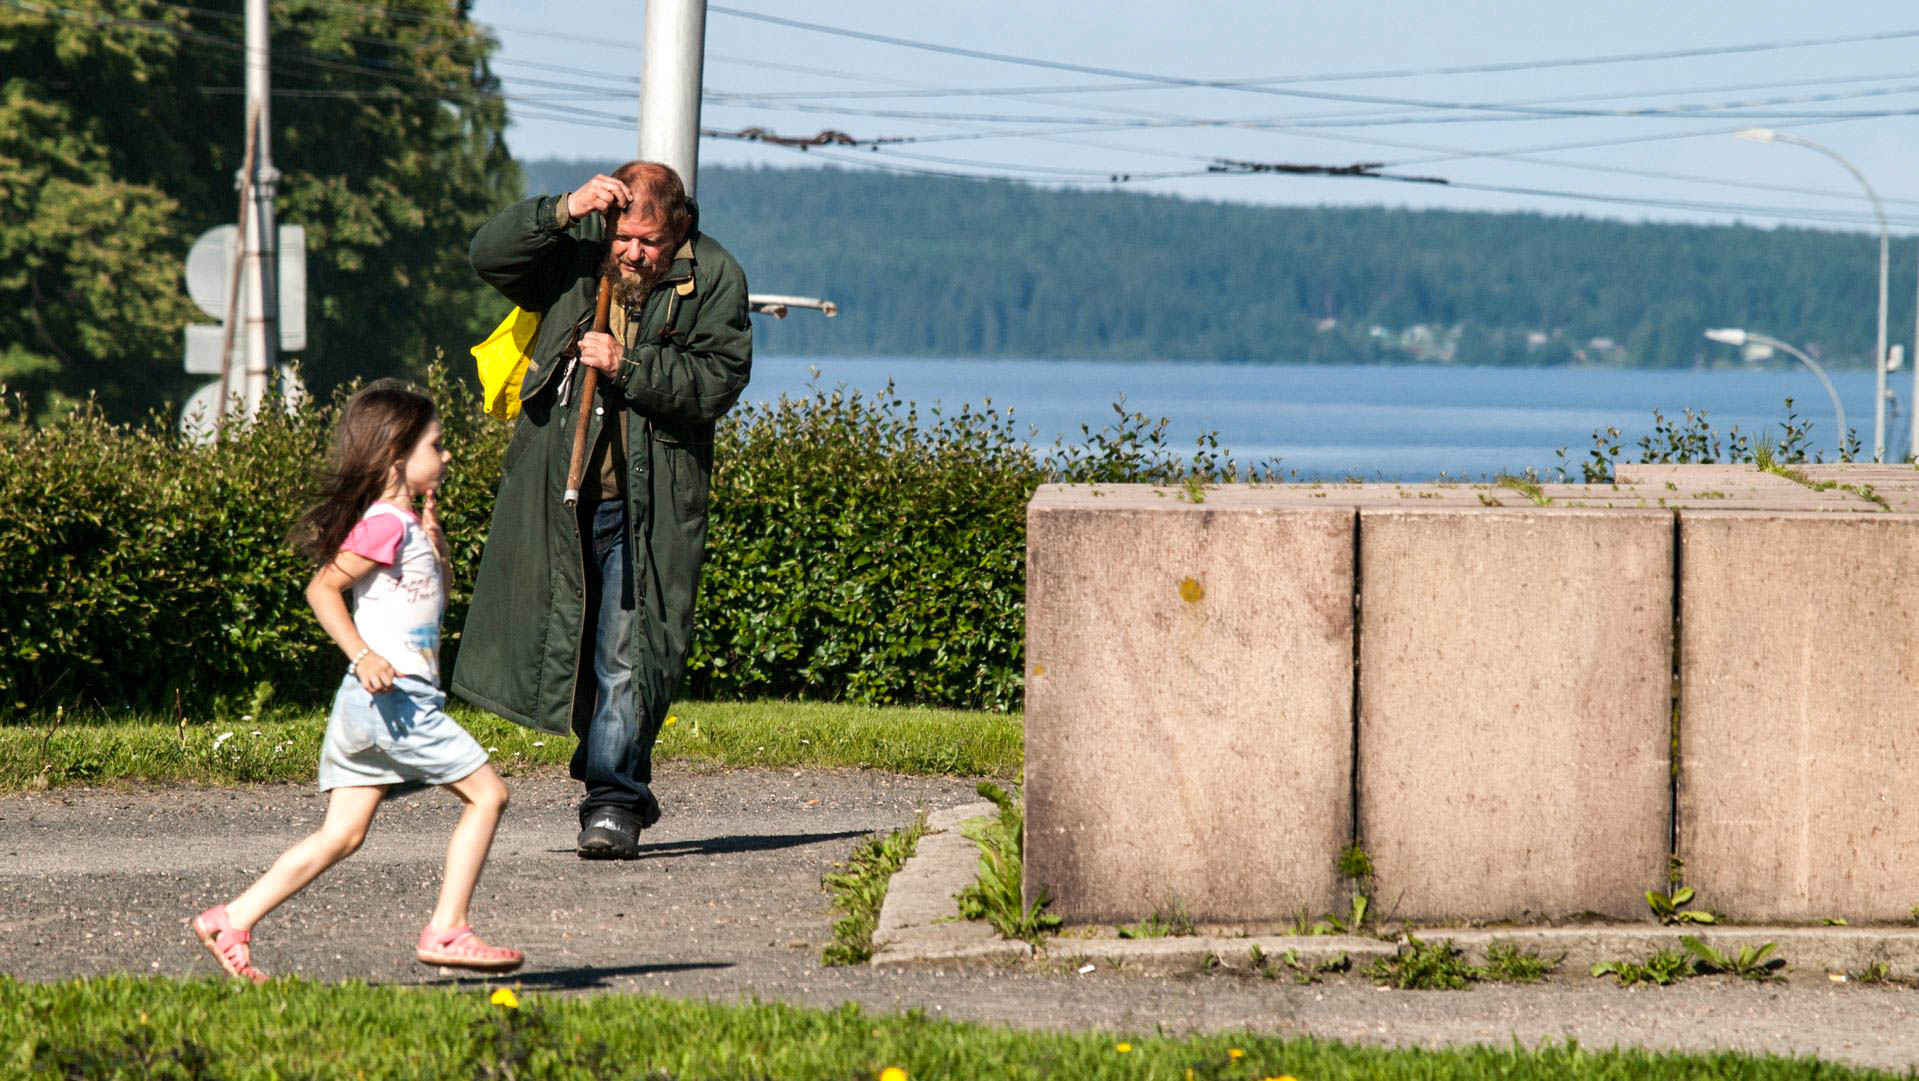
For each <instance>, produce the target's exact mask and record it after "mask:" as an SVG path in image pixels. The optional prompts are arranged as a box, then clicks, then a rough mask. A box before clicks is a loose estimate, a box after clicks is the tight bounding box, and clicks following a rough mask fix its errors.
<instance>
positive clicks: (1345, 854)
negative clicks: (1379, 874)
mask: <svg viewBox="0 0 1919 1081" xmlns="http://www.w3.org/2000/svg"><path fill="white" fill-rule="evenodd" d="M1335 869H1336V870H1338V872H1339V877H1341V878H1351V879H1357V880H1361V881H1370V880H1371V879H1372V877H1373V858H1372V856H1370V855H1368V854H1367V852H1366V846H1365V845H1362V844H1360V843H1359V842H1358V841H1354V842H1353V843H1352V844H1349V845H1347V846H1346V847H1345V848H1342V849H1340V851H1339V862H1338V863H1337V864H1336V865H1335Z"/></svg>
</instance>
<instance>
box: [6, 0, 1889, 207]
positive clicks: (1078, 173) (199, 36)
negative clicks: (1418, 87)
mask: <svg viewBox="0 0 1919 1081" xmlns="http://www.w3.org/2000/svg"><path fill="white" fill-rule="evenodd" d="M4 2H6V3H8V4H9V6H13V7H15V8H18V9H22V10H29V11H36V10H37V11H39V12H42V13H49V12H51V13H59V14H63V15H66V16H68V17H70V18H81V19H88V20H90V21H92V22H94V23H95V24H96V25H108V24H113V25H130V26H135V27H138V28H141V29H146V30H153V31H158V32H162V33H168V34H175V35H177V36H180V37H182V38H183V39H187V40H195V41H198V42H201V43H205V44H212V45H215V46H221V47H227V48H230V49H234V50H240V49H242V48H243V47H242V46H240V45H239V44H238V43H237V42H233V41H231V40H230V39H224V38H222V37H220V36H219V35H211V34H206V33H204V32H200V31H195V30H191V29H187V28H183V27H179V26H173V25H168V24H164V23H159V22H157V21H155V20H144V19H135V18H130V17H125V16H97V15H93V14H92V13H87V12H78V11H73V10H72V9H64V8H58V7H52V6H43V5H36V4H31V3H28V2H26V0H4ZM172 6H174V7H178V8H182V9H189V10H190V11H192V12H194V13H211V14H216V15H224V14H225V13H217V12H207V9H192V8H191V5H172ZM331 6H339V7H351V8H356V9H360V10H378V11H382V12H385V13H387V14H391V15H394V16H395V17H410V16H413V15H416V14H418V13H408V12H397V11H394V10H393V9H388V8H377V7H375V6H373V5H365V4H352V3H346V2H344V0H335V2H333V3H331ZM752 14H755V15H756V14H757V13H752ZM769 19H770V20H771V21H786V22H794V21H793V20H779V19H777V17H769ZM419 21H429V17H428V16H424V15H421V16H420V17H419ZM806 28H809V29H817V27H816V26H812V25H809V26H807V27H806ZM1915 33H1919V32H1915ZM1897 36H1907V35H1906V34H1905V32H1896V33H1895V32H1888V33H1887V34H1882V35H1864V36H1860V35H1853V36H1849V37H1847V38H1845V39H1843V40H1869V39H1882V38H1887V37H1897ZM1835 40H1841V39H1818V42H1817V43H1829V42H1831V41H1835ZM1813 43H1816V42H1815V41H1813V40H1811V39H1808V40H1806V41H1802V42H1797V43H1786V44H1781V43H1773V44H1772V45H1770V46H1764V47H1795V46H1797V45H1802V44H1813ZM1760 47H1761V46H1746V47H1726V48H1725V49H1722V50H1718V51H1741V50H1743V49H1748V48H1751V49H1756V48H1760ZM275 53H276V55H282V54H283V51H282V50H278V49H276V50H275ZM303 53H304V55H301V54H303ZM995 58H999V57H995ZM286 59H289V60H292V61H294V62H296V63H305V64H308V65H311V66H317V67H321V68H324V69H329V70H341V71H346V72H348V73H353V74H367V75H376V76H380V77H384V78H391V79H399V80H402V81H409V82H413V83H415V84H416V85H426V86H428V87H429V88H430V89H434V90H436V91H438V92H439V93H441V94H442V95H447V94H448V91H447V88H444V87H434V86H432V84H428V83H425V82H424V81H423V80H419V79H417V78H414V77H411V76H409V75H408V74H407V73H404V72H399V71H394V70H390V69H388V68H386V67H383V66H380V65H375V64H366V63H356V62H354V61H350V60H345V61H343V60H341V59H339V58H337V57H334V56H329V55H326V54H312V53H305V51H303V50H296V51H294V55H291V56H287V57H286ZM1011 59H1013V60H1015V61H1017V60H1018V59H1019V58H1011ZM1588 59H1589V60H1591V62H1595V63H1596V62H1601V61H1600V60H1598V59H1593V58H1588ZM1570 62H1571V61H1566V62H1562V63H1570ZM1606 62H1611V61H1610V60H1609V61H1606ZM1043 63H1046V64H1051V63H1052V62H1043ZM1541 66H1550V65H1549V64H1548V65H1541ZM1071 67H1074V68H1076V69H1077V68H1085V67H1089V66H1085V65H1073V66H1071ZM1096 70H1097V69H1096ZM1449 70H1459V69H1449ZM1350 77H1371V76H1370V75H1369V74H1367V73H1358V74H1354V75H1351V76H1350ZM523 81H524V80H523ZM1834 81H1845V80H1834ZM1179 82H1180V83H1182V84H1201V85H1203V84H1204V83H1206V82H1207V81H1203V80H1179ZM1213 82H1222V83H1223V82H1225V81H1218V80H1215V81H1213ZM550 88H553V89H563V90H567V91H570V92H574V93H597V92H599V88H583V87H581V86H580V85H579V84H573V85H570V86H568V85H565V84H555V85H553V86H552V87H550ZM459 89H460V90H463V91H468V92H470V90H471V89H472V88H471V87H461V88H459ZM1882 89H1883V88H1882ZM279 92H281V93H285V94H288V95H289V96H294V95H299V96H316V97H317V96H338V97H351V96H355V94H354V92H351V91H340V90H303V89H298V88H286V89H284V90H282V91H279ZM1886 92H1890V91H1886ZM448 96H452V95H448ZM1622 96H1624V95H1622ZM1406 100H1414V99H1406ZM545 104H548V105H552V104H553V103H551V102H547V103H545ZM1439 107H1443V106H1439ZM560 108H561V109H562V110H563V111H560V112H546V113H543V114H541V116H540V118H543V119H553V120H556V121H565V122H573V123H591V124H595V125H601V126H604V125H619V126H622V127H626V126H629V125H630V124H631V123H632V119H631V118H630V117H628V116H626V115H624V114H615V113H606V112H603V111H599V110H590V109H580V108H579V107H577V106H561V107H560ZM1856 115H1910V113H1909V112H1907V111H1898V112H1893V111H1882V112H1876V113H1870V114H1865V113H1862V114H1856ZM1852 118H1854V115H1853V114H1848V115H1824V116H1817V117H1810V118H1807V119H1808V120H1809V121H1811V122H1820V121H1823V122H1833V121H1836V120H1840V119H1852ZM1160 126H1170V125H1167V124H1162V125H1160ZM1109 127H1110V125H1109ZM1296 133H1297V134H1302V135H1311V136H1312V137H1320V138H1338V137H1336V136H1331V135H1330V134H1326V133H1308V132H1303V131H1302V132H1296ZM706 134H707V135H708V136H709V137H716V138H727V137H737V133H726V132H712V131H709V132H707V133H706ZM1701 134H1708V133H1706V132H1685V133H1669V137H1677V138H1690V137H1696V136H1698V135H1701ZM1647 138H1648V137H1636V138H1621V139H1606V140H1594V141H1588V142H1585V143H1576V144H1556V145H1555V146H1554V147H1551V148H1544V149H1567V148H1572V147H1579V146H1587V147H1589V146H1596V145H1622V144H1624V143H1628V142H1637V141H1646V139H1647ZM1652 138H1657V137H1656V136H1655V137H1652ZM1339 141H1353V142H1362V143H1371V144H1373V145H1389V146H1391V145H1395V144H1394V143H1392V142H1388V141H1383V140H1364V139H1358V138H1347V139H1341V140H1339ZM1397 145H1398V146H1399V147H1400V148H1406V149H1424V150H1427V151H1429V152H1433V153H1438V154H1442V155H1444V156H1443V157H1438V158H1432V159H1424V160H1426V161H1433V162H1436V161H1442V160H1461V159H1469V158H1481V157H1495V158H1506V159H1510V160H1524V159H1523V158H1522V155H1524V154H1526V153H1530V152H1532V151H1529V150H1527V149H1525V148H1520V149H1509V150H1495V151H1460V150H1457V149H1455V148H1441V147H1429V146H1421V145H1418V144H1397ZM1130 149H1132V150H1134V151H1135V152H1137V150H1138V148H1130ZM815 152H816V153H819V152H821V151H820V150H818V149H816V150H815ZM887 153H888V154H889V155H890V156H895V157H898V156H901V155H902V153H903V152H901V151H898V150H897V149H892V148H889V149H888V151H887ZM826 156H830V157H834V158H845V157H847V155H843V154H828V155H826ZM1167 156H1180V155H1167ZM852 157H853V158H856V159H858V160H861V161H862V163H863V164H869V165H873V164H878V163H875V162H873V161H871V160H870V155H853V156H852ZM921 157H923V158H925V159H926V160H929V161H932V162H934V163H937V164H950V165H954V166H956V167H959V168H966V169H976V170H984V171H989V172H991V171H998V172H997V173H996V174H995V175H1004V176H1009V177H1011V176H1015V175H1016V176H1017V177H1018V178H1022V179H1031V178H1034V177H1054V178H1058V177H1068V176H1071V177H1079V178H1088V177H1108V178H1111V179H1122V178H1123V179H1126V180H1134V179H1142V180H1144V179H1157V178H1167V177H1174V176H1192V175H1198V174H1197V173H1196V172H1180V173H1174V172H1163V173H1143V172H1133V173H1126V172H1124V171H1119V175H1118V176H1115V175H1114V172H1115V171H1113V170H1105V169H1101V170H1092V169H1059V168H1055V167H1050V166H1032V165H1023V164H1015V163H1005V162H990V161H975V160H966V159H951V158H935V157H932V156H924V155H922V156H921ZM1184 157H1188V158H1190V159H1192V160H1198V159H1199V158H1200V157H1201V156H1199V155H1189V156H1184ZM1418 163H1420V159H1414V160H1411V161H1405V162H1397V163H1391V164H1392V165H1394V166H1407V165H1412V164H1418ZM1530 163H1531V164H1540V165H1549V166H1553V167H1571V168H1586V169H1601V170H1605V169H1607V167H1602V166H1594V165H1592V164H1590V163H1571V162H1551V161H1536V162H1530ZM896 171H912V170H911V169H910V167H904V166H902V167H900V168H899V169H897V170H896ZM919 171H922V172H932V171H931V170H919ZM1610 171H1621V172H1629V173H1635V174H1644V175H1653V176H1659V177H1660V178H1662V179H1681V180H1698V181H1700V182H1706V181H1707V180H1709V179H1710V178H1693V177H1687V176H1684V175H1681V174H1658V173H1655V172H1653V171H1648V170H1638V171H1633V170H1624V169H1620V168H1617V167H1613V168H1612V169H1611V170H1610ZM942 175H953V174H942ZM961 175H979V174H977V173H973V174H961ZM1371 178H1374V179H1384V180H1389V181H1406V180H1413V179H1417V178H1410V177H1403V176H1398V177H1396V176H1390V175H1383V174H1381V175H1375V176H1372V177H1371ZM1453 186H1455V187H1457V188H1459V189H1460V190H1479V191H1490V192H1502V193H1509V194H1523V195H1535V196H1545V197H1555V198H1569V199H1590V200H1592V201H1598V202H1611V203H1619V204H1626V205H1636V206H1663V207H1667V208H1674V209H1688V210H1703V211H1708V212H1715V213H1734V214H1739V213H1748V214H1759V215H1764V216H1767V217H1773V218H1778V219H1780V220H1821V221H1849V222H1855V223H1856V222H1858V221H1860V220H1861V218H1860V216H1859V215H1857V214H1854V213H1850V212H1843V211H1833V212H1827V211H1818V210H1812V209H1807V208H1781V207H1765V206H1751V205H1748V204H1729V203H1715V202H1701V201H1685V200H1658V199H1649V198H1642V197H1629V196H1619V195H1603V194H1600V193H1580V192H1566V191H1558V190H1554V189H1545V188H1523V187H1516V186H1504V185H1488V184H1477V183H1463V182H1455V184H1454V185H1453ZM1755 186H1757V185H1755ZM1768 187H1772V188H1774V189H1775V190H1792V189H1784V188H1783V186H1768ZM1800 193H1806V194H1832V195H1838V193H1816V192H1813V191H1810V190H1801V191H1800ZM1890 201H1893V202H1898V203H1910V202H1913V201H1912V200H1890ZM1901 220H1902V224H1903V223H1904V219H1901Z"/></svg>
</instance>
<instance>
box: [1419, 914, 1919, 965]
mask: <svg viewBox="0 0 1919 1081" xmlns="http://www.w3.org/2000/svg"><path fill="white" fill-rule="evenodd" d="M1687 936H1691V937H1693V938H1697V939H1698V940H1699V941H1701V942H1703V943H1705V944H1706V945H1708V946H1711V947H1712V948H1713V949H1715V950H1718V951H1719V952H1720V953H1732V954H1737V953H1738V952H1739V950H1740V949H1741V948H1742V947H1751V948H1753V949H1755V950H1756V949H1758V948H1759V947H1761V946H1763V945H1765V944H1766V943H1768V942H1770V943H1772V944H1773V953H1772V954H1771V955H1770V956H1773V957H1778V958H1780V959H1782V960H1784V961H1785V962H1786V965H1787V967H1788V968H1790V969H1793V970H1797V971H1806V970H1811V971H1814V972H1819V971H1825V972H1841V973H1843V972H1860V971H1864V970H1865V969H1866V967H1867V966H1869V965H1872V964H1874V963H1880V964H1885V965H1887V966H1889V967H1891V968H1893V969H1895V970H1897V971H1900V972H1910V971H1912V970H1913V969H1914V968H1915V967H1919V933H1915V932H1913V931H1911V930H1901V929H1895V928H1885V927H1721V926H1698V925H1695V926H1689V927H1645V928H1632V927H1607V926H1594V927H1508V928H1495V929H1489V930H1469V931H1444V930H1439V929H1436V928H1435V929H1431V930H1427V931H1422V932H1419V937H1420V938H1421V939H1422V940H1424V941H1428V942H1439V941H1443V940H1446V939H1451V940H1452V942H1453V944H1454V945H1455V946H1458V947H1459V948H1460V949H1462V950H1464V951H1465V954H1466V957H1467V959H1468V960H1470V961H1472V962H1474V963H1476V964H1483V963H1484V962H1485V960H1486V950H1487V948H1488V947H1490V946H1491V945H1492V944H1493V943H1496V942H1506V943H1511V944H1512V945H1513V946H1515V947H1517V948H1519V949H1521V950H1530V951H1532V952H1534V953H1537V954H1539V955H1540V956H1542V957H1546V958H1553V957H1561V956H1563V957H1564V961H1563V962H1562V963H1561V964H1560V967H1559V970H1558V971H1559V972H1560V973H1561V974H1564V975H1580V976H1583V975H1585V974H1586V973H1588V972H1590V971H1592V966H1593V965H1595V964H1598V963H1599V962H1601V961H1644V960H1645V959H1646V958H1648V957H1650V956H1652V955H1653V954H1655V953H1657V952H1659V951H1661V950H1680V949H1684V948H1685V946H1684V944H1683V943H1682V942H1681V941H1680V939H1682V938H1685V937H1687Z"/></svg>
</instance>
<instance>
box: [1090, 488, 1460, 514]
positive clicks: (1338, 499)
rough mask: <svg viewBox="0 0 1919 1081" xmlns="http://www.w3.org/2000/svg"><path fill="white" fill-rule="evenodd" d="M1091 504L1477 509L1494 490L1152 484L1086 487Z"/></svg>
mask: <svg viewBox="0 0 1919 1081" xmlns="http://www.w3.org/2000/svg"><path fill="white" fill-rule="evenodd" d="M1084 490H1085V492H1086V494H1087V497H1088V498H1089V499H1097V500H1100V501H1102V505H1117V506H1126V507H1167V506H1174V505H1183V506H1199V507H1212V508H1213V509H1215V510H1220V509H1234V508H1248V507H1263V508H1274V507H1328V506H1337V507H1361V506H1365V507H1397V506H1407V505H1412V506H1424V505H1428V504H1432V505H1437V506H1443V507H1452V506H1459V507H1476V506H1480V505H1482V502H1483V501H1482V500H1481V499H1480V496H1481V495H1482V494H1485V493H1493V492H1495V491H1496V489H1494V488H1491V487H1489V486H1487V485H1483V484H1476V485H1468V484H1220V485H1211V486H1204V487H1200V488H1198V489H1186V488H1167V487H1162V486H1157V485H1148V484H1118V485H1116V484H1098V485H1087V486H1084Z"/></svg>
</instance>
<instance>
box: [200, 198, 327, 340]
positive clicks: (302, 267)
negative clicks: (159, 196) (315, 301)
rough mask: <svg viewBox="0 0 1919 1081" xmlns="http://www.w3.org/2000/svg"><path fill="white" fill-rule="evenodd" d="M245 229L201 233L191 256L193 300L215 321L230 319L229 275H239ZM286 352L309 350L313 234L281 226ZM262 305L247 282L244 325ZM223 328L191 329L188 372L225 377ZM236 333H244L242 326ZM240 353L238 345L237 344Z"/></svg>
mask: <svg viewBox="0 0 1919 1081" xmlns="http://www.w3.org/2000/svg"><path fill="white" fill-rule="evenodd" d="M239 232H240V230H239V229H238V228H236V227H234V226H232V225H216V226H214V227H213V228H211V229H208V230H207V231H206V232H204V233H201V234H200V238H199V239H198V240H195V241H194V242H193V247H192V248H191V249H189V250H188V251H187V295H188V296H189V297H192V298H193V302H194V303H195V304H198V305H199V306H200V310H202V311H204V312H206V313H207V314H208V315H210V316H212V317H213V318H215V319H219V320H224V319H225V318H226V316H227V286H228V275H230V274H232V273H233V248H234V244H235V242H236V240H237V238H238V236H239ZM279 232H280V258H279V268H280V272H279V278H280V317H279V326H280V348H281V349H288V350H291V349H305V348H306V344H307V231H306V226H304V225H282V226H280V230H279ZM257 303H258V302H257V301H256V300H255V299H254V297H253V293H252V290H250V289H248V288H246V286H245V282H244V280H243V281H242V284H241V289H240V312H239V320H240V321H241V322H244V321H245V319H246V313H247V312H248V311H250V310H253V308H254V306H255V305H256V304H257ZM221 327H222V324H217V323H216V324H215V325H213V326H211V327H207V326H197V327H188V328H187V371H189V372H192V373H193V374H195V375H218V374H220V347H221V345H222V343H223V341H224V338H225V333H224V331H223V330H222V329H221ZM236 329H238V328H237V327H236ZM236 348H238V344H237V343H236Z"/></svg>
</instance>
